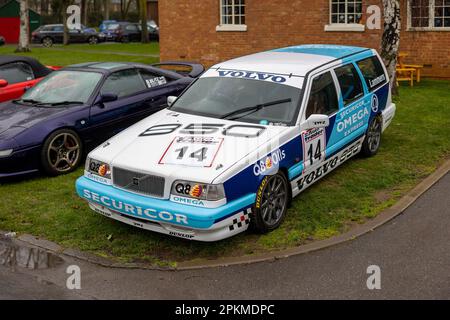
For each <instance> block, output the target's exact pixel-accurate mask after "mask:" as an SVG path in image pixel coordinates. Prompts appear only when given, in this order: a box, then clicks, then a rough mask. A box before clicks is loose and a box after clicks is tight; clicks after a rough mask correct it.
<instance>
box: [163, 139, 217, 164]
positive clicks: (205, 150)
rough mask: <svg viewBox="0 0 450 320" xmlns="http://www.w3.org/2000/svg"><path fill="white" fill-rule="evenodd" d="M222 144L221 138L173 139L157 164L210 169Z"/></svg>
mask: <svg viewBox="0 0 450 320" xmlns="http://www.w3.org/2000/svg"><path fill="white" fill-rule="evenodd" d="M222 143H223V138H214V137H193V136H185V137H175V139H174V140H173V141H172V142H171V143H170V145H169V146H168V147H167V149H166V151H165V152H164V154H163V155H162V157H161V159H160V160H159V164H175V165H185V166H190V167H211V166H212V165H213V163H214V160H215V158H216V156H217V153H218V152H219V149H220V147H221V146H222Z"/></svg>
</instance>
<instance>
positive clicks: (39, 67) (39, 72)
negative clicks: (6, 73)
mask: <svg viewBox="0 0 450 320" xmlns="http://www.w3.org/2000/svg"><path fill="white" fill-rule="evenodd" d="M13 62H25V63H27V64H29V65H30V66H31V68H32V69H33V73H34V76H35V77H36V78H41V77H45V76H46V75H48V74H49V73H50V72H52V70H50V69H49V68H47V67H46V66H44V65H43V64H41V63H40V62H39V61H37V60H36V59H34V58H32V57H25V56H14V55H0V66H2V65H5V64H8V63H13Z"/></svg>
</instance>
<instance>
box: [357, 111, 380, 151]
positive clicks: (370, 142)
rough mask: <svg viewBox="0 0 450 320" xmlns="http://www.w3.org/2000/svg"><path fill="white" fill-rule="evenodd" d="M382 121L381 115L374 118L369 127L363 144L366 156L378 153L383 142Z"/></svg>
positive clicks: (362, 149)
mask: <svg viewBox="0 0 450 320" xmlns="http://www.w3.org/2000/svg"><path fill="white" fill-rule="evenodd" d="M381 132H382V123H381V117H380V116H377V117H375V118H373V119H372V121H371V122H370V124H369V128H368V129H367V133H366V137H365V139H364V142H363V144H362V148H361V153H362V155H363V156H365V157H371V156H374V155H376V154H377V152H378V149H379V148H380V143H381Z"/></svg>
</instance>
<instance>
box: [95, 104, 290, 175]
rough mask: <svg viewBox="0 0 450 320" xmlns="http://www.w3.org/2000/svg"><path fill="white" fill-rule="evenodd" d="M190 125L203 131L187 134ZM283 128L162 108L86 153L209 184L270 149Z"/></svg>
mask: <svg viewBox="0 0 450 320" xmlns="http://www.w3.org/2000/svg"><path fill="white" fill-rule="evenodd" d="M193 124H203V127H202V128H201V130H204V131H205V132H204V134H192V132H190V131H189V130H191V129H192V128H193V126H192V125H193ZM189 128H191V129H189ZM287 129H288V128H286V127H281V126H280V127H277V126H261V125H256V124H249V123H243V122H236V121H228V120H220V119H213V118H206V117H201V116H195V115H189V114H183V113H177V112H172V111H170V110H167V109H165V110H162V111H160V112H159V113H157V114H155V115H153V116H151V117H149V118H147V119H144V120H143V121H141V122H139V123H137V124H135V125H134V126H132V127H130V128H129V129H127V130H125V131H124V132H122V133H120V134H118V135H117V136H115V137H113V138H112V139H110V140H109V141H107V142H106V143H104V144H103V145H101V146H100V147H98V148H97V149H96V150H94V151H93V152H92V153H91V154H90V157H92V158H95V159H97V160H100V161H104V162H108V163H109V164H111V165H112V166H113V167H120V168H122V169H127V170H130V171H134V172H140V173H147V174H153V175H158V176H163V177H166V178H172V179H170V180H174V179H184V180H191V181H197V182H203V183H211V182H212V181H213V180H214V179H215V178H216V177H218V176H219V175H221V174H222V173H224V172H225V171H226V170H228V169H229V168H231V167H232V166H233V165H235V164H236V163H237V162H242V159H245V158H246V157H247V158H248V165H250V164H252V163H254V162H255V161H256V160H257V159H258V157H262V156H264V155H266V154H267V153H269V152H270V151H271V150H270V149H273V148H274V147H275V148H276V147H277V146H275V145H273V146H272V144H276V141H277V137H278V136H280V135H281V133H282V132H283V131H285V130H287ZM192 130H195V131H198V130H199V128H198V127H197V128H195V129H192ZM262 146H264V148H262ZM255 150H258V152H257V153H256V154H255ZM250 155H251V157H250Z"/></svg>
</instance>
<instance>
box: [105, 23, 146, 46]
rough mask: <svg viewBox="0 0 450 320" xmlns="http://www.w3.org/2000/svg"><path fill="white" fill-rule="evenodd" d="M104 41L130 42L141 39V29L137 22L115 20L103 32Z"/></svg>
mask: <svg viewBox="0 0 450 320" xmlns="http://www.w3.org/2000/svg"><path fill="white" fill-rule="evenodd" d="M103 34H104V35H105V37H104V38H105V40H106V41H116V42H130V41H141V30H140V27H139V24H138V23H133V22H116V23H112V24H109V25H108V26H107V28H106V30H105V31H104V32H103Z"/></svg>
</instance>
